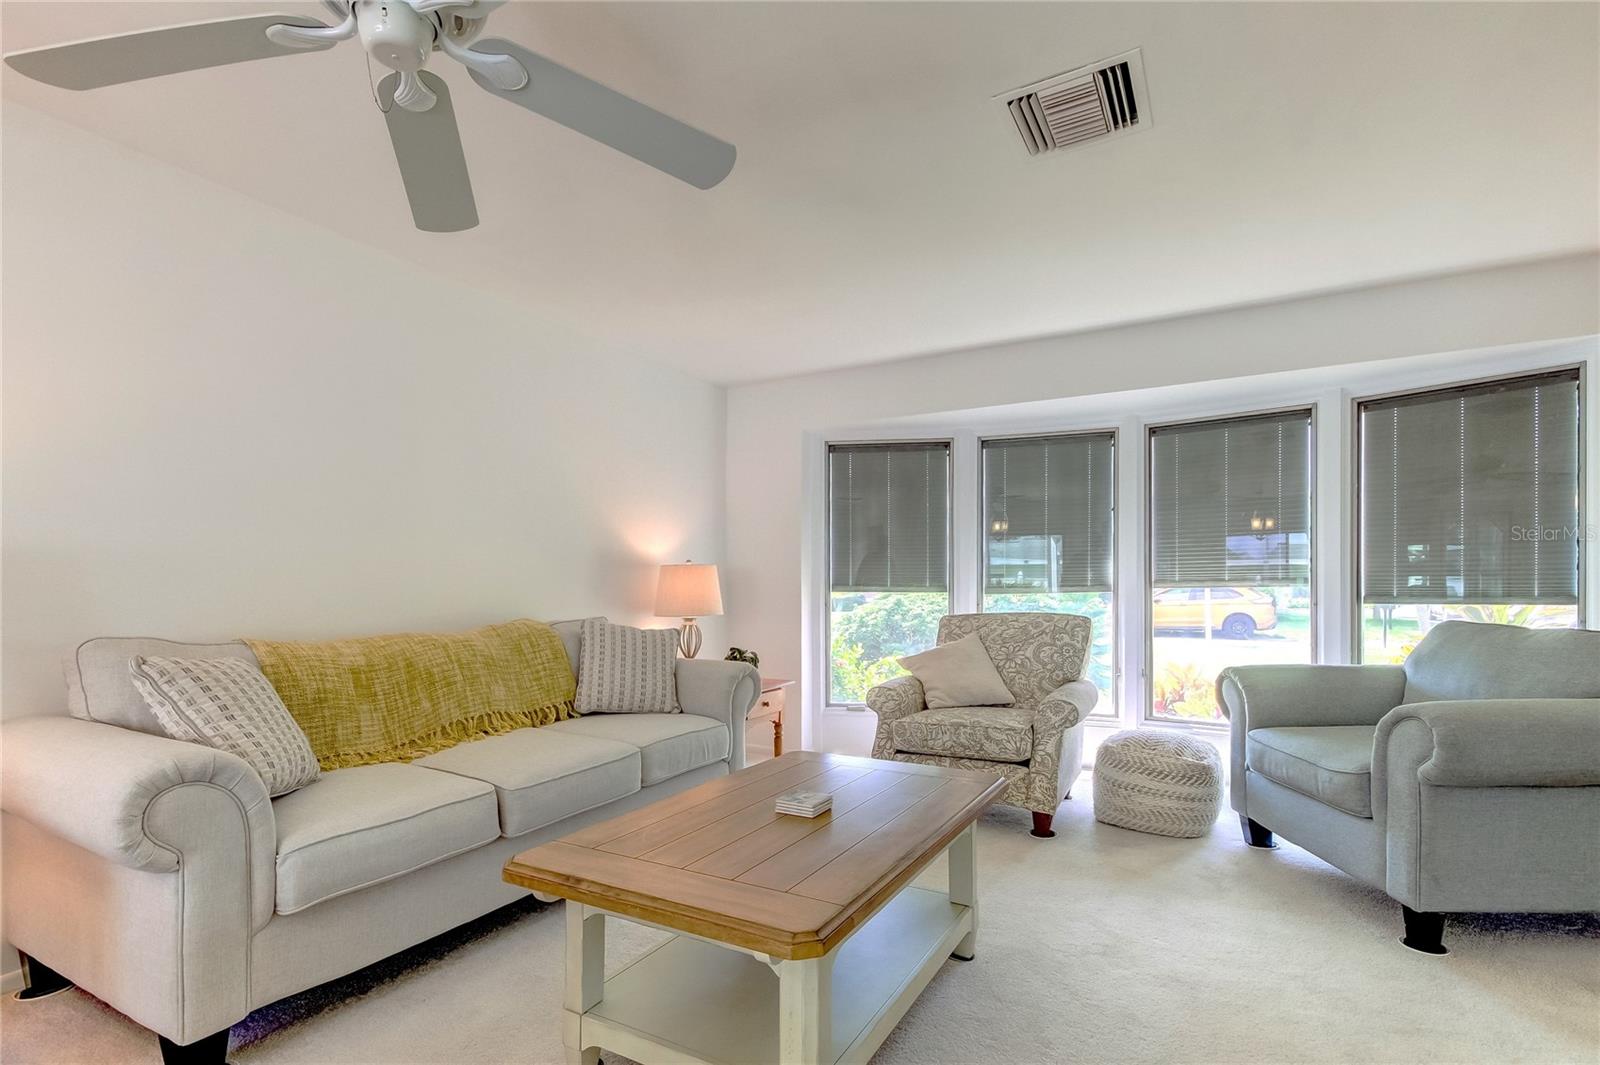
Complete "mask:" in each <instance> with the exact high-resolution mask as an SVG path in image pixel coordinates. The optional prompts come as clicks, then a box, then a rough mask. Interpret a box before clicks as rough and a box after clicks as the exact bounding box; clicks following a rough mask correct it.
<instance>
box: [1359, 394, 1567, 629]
mask: <svg viewBox="0 0 1600 1065" xmlns="http://www.w3.org/2000/svg"><path fill="white" fill-rule="evenodd" d="M1578 410H1579V407H1578V371H1577V370H1572V371H1570V372H1566V371H1564V372H1560V373H1553V374H1543V375H1540V376H1536V377H1523V378H1517V379H1511V380H1504V381H1497V382H1493V383H1489V384H1483V385H1474V386H1471V387H1465V388H1455V389H1448V390H1441V391H1434V392H1424V393H1418V394H1414V395H1408V396H1400V397H1391V398H1386V399H1380V400H1372V401H1370V402H1365V403H1362V404H1361V407H1360V421H1361V425H1360V432H1361V595H1362V601H1363V602H1367V603H1464V604H1489V605H1494V604H1507V603H1515V604H1542V603H1576V602H1577V601H1578V565H1579V555H1580V554H1581V552H1580V550H1579V548H1580V541H1581V537H1580V535H1579V534H1580V532H1581V530H1580V528H1579V524H1578V523H1579V515H1578V495H1579V482H1578V471H1579V461H1578V455H1579V448H1580V441H1581V436H1580V433H1579V426H1578V419H1579V415H1578Z"/></svg>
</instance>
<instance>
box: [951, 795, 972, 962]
mask: <svg viewBox="0 0 1600 1065" xmlns="http://www.w3.org/2000/svg"><path fill="white" fill-rule="evenodd" d="M950 901H951V902H956V903H960V904H961V905H963V906H966V907H968V908H969V909H970V910H971V911H972V931H970V932H968V933H967V934H966V935H965V936H962V937H961V942H959V943H957V944H956V949H955V950H953V951H951V954H952V955H954V956H955V957H957V958H960V959H961V960H962V961H971V960H972V957H973V955H974V954H975V953H976V952H977V949H978V828H977V826H976V825H968V826H967V827H966V828H965V829H964V830H963V831H962V833H961V835H959V836H957V837H956V838H955V841H954V842H952V843H951V844H950Z"/></svg>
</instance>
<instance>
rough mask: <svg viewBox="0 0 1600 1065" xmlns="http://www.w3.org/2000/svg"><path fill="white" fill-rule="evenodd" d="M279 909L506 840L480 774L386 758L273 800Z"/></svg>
mask: <svg viewBox="0 0 1600 1065" xmlns="http://www.w3.org/2000/svg"><path fill="white" fill-rule="evenodd" d="M272 813H273V816H274V818H275V819H276V820H277V825H278V892H277V895H278V899H277V911H278V912H279V913H294V912H295V911H297V910H303V909H305V908H306V907H307V906H314V905H316V904H317V903H319V902H322V901H323V900H325V899H331V898H333V897H334V896H336V895H344V894H346V893H348V892H351V891H358V890H360V889H361V888H364V887H369V886H371V885H373V884H378V883H382V882H383V881H385V880H390V879H392V878H394V877H397V876H404V875H405V874H406V873H409V872H411V871H412V870H414V869H420V868H422V867H423V866H425V865H432V864H433V863H434V862H439V861H443V860H444V859H446V858H449V857H452V856H453V855H456V854H460V853H462V852H463V851H469V850H472V849H473V848H474V847H481V846H483V845H484V844H485V843H489V842H491V841H492V840H495V839H498V838H499V837H500V815H499V810H498V808H497V807H496V804H495V791H494V788H493V787H491V786H490V785H488V784H486V783H484V782H483V781H481V780H473V779H471V778H469V777H463V776H458V775H456V774H454V773H441V772H438V771H437V770H433V769H424V768H423V767H421V766H418V765H408V764H405V763H401V762H386V763H384V764H382V765H363V766H356V767H354V768H351V769H339V770H335V771H333V772H331V773H324V774H322V776H321V777H320V778H318V779H317V781H316V783H314V784H309V785H307V786H306V787H303V788H301V789H300V790H299V791H297V792H294V793H293V794H290V795H285V796H284V797H283V798H281V799H274V800H273V803H272Z"/></svg>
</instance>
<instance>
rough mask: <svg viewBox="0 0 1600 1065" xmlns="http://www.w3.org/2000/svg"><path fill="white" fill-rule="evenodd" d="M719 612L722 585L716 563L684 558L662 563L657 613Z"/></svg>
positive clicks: (685, 615)
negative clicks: (665, 564)
mask: <svg viewBox="0 0 1600 1065" xmlns="http://www.w3.org/2000/svg"><path fill="white" fill-rule="evenodd" d="M720 613H722V586H721V584H719V583H718V581H717V567H716V566H714V565H711V564H709V563H695V562H684V563H680V564H675V565H667V566H662V567H661V580H660V583H658V584H657V585H656V616H657V617H661V618H706V617H711V616H712V615H714V614H720Z"/></svg>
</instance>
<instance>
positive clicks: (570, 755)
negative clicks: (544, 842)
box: [412, 726, 640, 836]
mask: <svg viewBox="0 0 1600 1065" xmlns="http://www.w3.org/2000/svg"><path fill="white" fill-rule="evenodd" d="M412 764H413V765H419V766H423V767H424V768H427V769H436V770H439V771H441V772H445V773H455V774H457V775H458V776H463V777H470V778H472V779H474V780H481V781H483V782H484V783H486V784H491V785H493V786H494V793H495V800H496V802H498V803H499V807H500V834H501V835H502V836H520V835H522V834H523V833H524V832H532V831H533V830H534V829H536V828H542V827H544V826H545V825H548V824H552V823H553V822H556V821H560V820H562V819H563V818H567V817H571V816H572V815H573V814H579V813H582V812H583V811H585V810H590V809H593V808H594V807H596V806H600V805H603V804H605V803H608V802H610V801H612V800H613V799H620V798H622V797H623V796H625V795H632V794H633V793H634V792H636V791H638V790H639V782H640V770H639V764H640V756H639V748H637V747H635V746H633V745H632V744H629V743H618V742H617V741H615V740H603V739H598V738H596V737H594V736H581V735H578V734H576V733H557V732H554V731H552V730H551V729H550V728H549V727H548V726H546V727H544V728H524V729H517V730H516V731H515V732H508V733H506V734H505V735H503V736H489V737H486V738H484V739H481V740H474V741H472V742H471V743H461V744H457V745H456V746H454V747H451V748H450V749H449V750H445V751H440V752H439V753H438V754H430V755H428V757H426V758H420V759H418V760H417V761H415V762H413V763H412Z"/></svg>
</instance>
